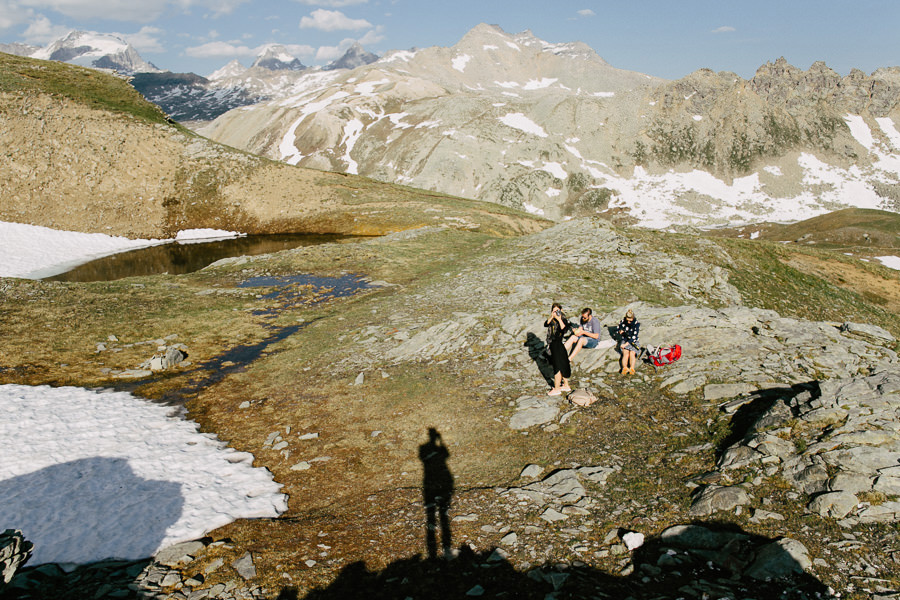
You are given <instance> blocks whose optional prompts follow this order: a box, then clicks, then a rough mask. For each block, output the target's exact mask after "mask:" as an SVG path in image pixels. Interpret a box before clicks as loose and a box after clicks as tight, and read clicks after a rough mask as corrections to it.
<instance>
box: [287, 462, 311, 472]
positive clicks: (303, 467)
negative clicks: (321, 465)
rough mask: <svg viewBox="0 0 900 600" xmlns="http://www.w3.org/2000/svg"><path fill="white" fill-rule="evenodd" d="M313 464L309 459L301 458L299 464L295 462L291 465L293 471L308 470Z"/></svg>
mask: <svg viewBox="0 0 900 600" xmlns="http://www.w3.org/2000/svg"><path fill="white" fill-rule="evenodd" d="M311 466H312V465H310V464H309V463H308V462H307V461H305V460H301V461H300V462H298V463H297V464H295V465H293V466H292V467H291V471H306V470H307V469H309V468H310V467H311Z"/></svg>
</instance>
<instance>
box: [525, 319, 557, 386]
mask: <svg viewBox="0 0 900 600" xmlns="http://www.w3.org/2000/svg"><path fill="white" fill-rule="evenodd" d="M523 345H524V346H525V348H526V349H527V350H528V357H529V358H531V360H533V361H534V364H535V366H537V368H538V371H539V372H540V374H541V377H543V378H544V380H545V381H546V382H547V385H549V386H550V387H553V386H554V383H553V365H552V364H550V358H549V355H548V352H549V351H550V350H549V348H547V344H545V343H544V341H543V340H542V339H541V338H539V337H538V336H537V335H535V334H534V333H532V332H530V331H529V332H528V335H527V336H526V339H525V343H524V344H523Z"/></svg>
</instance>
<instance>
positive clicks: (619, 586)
mask: <svg viewBox="0 0 900 600" xmlns="http://www.w3.org/2000/svg"><path fill="white" fill-rule="evenodd" d="M787 542H788V541H786V540H773V539H770V538H765V537H762V536H757V535H753V534H750V533H747V532H745V531H742V530H741V529H739V528H736V527H734V526H731V525H728V524H720V523H699V522H697V523H694V524H689V525H681V526H677V527H672V528H669V529H667V530H666V531H665V532H663V533H662V534H661V535H660V536H659V537H656V538H651V539H649V540H647V541H646V542H645V543H644V544H643V545H642V546H640V547H639V548H637V549H636V550H635V551H634V552H633V554H632V555H631V560H630V561H626V563H627V564H626V565H625V567H624V568H623V569H622V570H621V571H620V572H619V573H618V574H613V573H608V572H605V571H603V570H600V569H596V568H592V567H588V566H576V565H575V564H566V565H560V564H555V565H551V564H550V563H549V562H548V563H547V564H545V565H543V566H538V567H528V568H517V567H516V566H514V565H513V564H512V563H511V562H510V561H509V560H507V559H506V558H505V556H506V554H505V553H504V552H503V551H502V550H498V549H492V550H488V551H485V552H480V553H476V552H474V551H472V550H471V549H470V548H469V547H468V546H465V545H464V546H461V547H460V548H459V550H458V554H457V556H456V557H455V558H454V559H453V560H450V561H434V560H429V559H428V558H427V557H422V556H414V557H411V558H407V559H401V560H398V561H395V562H394V563H392V564H390V565H388V566H387V567H386V568H385V569H384V570H382V571H370V570H369V569H368V568H367V567H366V565H365V563H363V562H356V563H353V564H351V565H349V566H348V567H346V568H345V569H344V570H343V571H342V572H341V573H340V574H339V575H338V577H337V578H336V579H335V580H334V582H332V583H331V584H330V585H329V586H327V587H325V588H320V589H315V590H312V591H310V592H309V593H307V594H306V595H305V596H302V597H303V598H304V599H305V600H338V599H340V600H356V599H359V600H363V599H365V600H380V599H385V600H386V599H389V598H390V599H395V598H399V599H403V598H415V599H416V600H423V599H425V600H431V599H433V600H439V599H440V600H443V599H446V598H467V597H479V598H508V599H515V600H531V599H535V600H545V599H546V598H554V599H556V600H563V599H568V598H572V599H575V598H579V599H580V598H599V599H606V598H609V599H616V600H620V599H625V598H634V599H636V600H637V599H643V598H648V599H649V598H652V599H655V600H667V599H672V600H674V599H675V598H754V599H767V598H779V599H785V600H813V599H818V600H821V599H825V598H835V596H834V595H833V594H832V593H831V592H830V591H829V588H828V587H827V586H826V585H824V584H823V583H822V582H820V581H819V580H817V579H816V578H815V577H813V576H812V575H809V574H808V573H806V572H804V570H803V568H802V565H801V564H800V563H799V562H798V561H797V560H796V559H795V558H794V556H793V555H792V554H791V552H790V551H789V549H790V548H791V546H790V544H789V543H787ZM621 548H622V551H623V552H625V553H626V554H623V555H622V557H623V558H625V557H627V550H625V547H624V545H623V546H621ZM299 597H301V596H299V595H298V591H297V590H296V589H294V588H287V589H284V590H282V592H281V595H280V596H279V598H280V599H281V600H289V599H295V598H299Z"/></svg>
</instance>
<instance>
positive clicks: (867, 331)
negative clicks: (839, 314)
mask: <svg viewBox="0 0 900 600" xmlns="http://www.w3.org/2000/svg"><path fill="white" fill-rule="evenodd" d="M841 332H842V333H849V334H851V335H855V336H858V337H861V338H863V339H867V340H871V341H874V342H876V343H883V342H893V341H894V336H893V335H891V334H890V332H889V331H887V330H885V329H882V328H881V327H878V326H877V325H870V324H868V323H844V324H843V325H841Z"/></svg>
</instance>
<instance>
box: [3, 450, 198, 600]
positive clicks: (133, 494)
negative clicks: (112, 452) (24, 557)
mask: <svg viewBox="0 0 900 600" xmlns="http://www.w3.org/2000/svg"><path fill="white" fill-rule="evenodd" d="M183 507H184V497H183V496H182V491H181V484H179V483H176V482H172V481H156V480H147V479H143V478H142V477H140V476H138V475H137V474H135V473H134V471H133V470H132V468H131V466H130V465H129V464H128V461H127V460H126V459H124V458H119V457H100V456H97V457H92V458H85V459H80V460H74V461H71V462H67V463H60V464H56V465H52V466H49V467H46V468H43V469H40V470H38V471H35V472H33V473H28V474H26V475H20V476H18V477H13V478H10V479H6V480H3V481H0V525H2V526H3V527H14V528H16V529H21V530H22V533H23V535H24V536H25V539H27V540H28V541H30V542H31V543H33V544H34V552H33V554H32V557H31V559H30V560H29V561H28V563H26V565H25V566H24V568H22V569H20V571H19V572H18V573H17V574H16V576H15V578H14V579H13V581H12V582H11V583H10V584H9V586H7V588H5V589H4V591H3V594H2V597H3V598H14V597H20V596H22V597H24V596H28V597H48V598H49V597H61V596H60V595H59V592H58V590H56V588H57V587H58V586H57V585H56V583H54V581H56V582H57V583H59V587H62V588H63V589H65V587H69V588H72V587H73V586H74V585H75V582H77V581H78V578H75V577H70V576H69V575H68V573H66V572H65V571H63V570H62V569H60V568H59V567H57V566H56V565H58V564H61V563H77V564H89V563H98V562H103V563H105V564H106V566H108V567H110V568H113V567H117V566H120V565H125V566H122V570H124V571H126V572H127V573H126V574H125V575H124V576H123V577H125V578H127V577H129V576H130V580H128V581H126V582H125V583H124V584H123V586H122V587H123V588H124V587H125V585H127V583H128V582H130V581H132V580H133V579H134V576H135V575H136V572H140V569H142V568H143V567H144V566H145V565H146V564H147V563H148V562H149V560H148V558H147V557H150V556H152V555H153V554H154V553H155V552H156V551H157V549H158V548H159V546H160V544H161V542H162V541H163V540H164V539H165V538H166V532H167V530H168V529H169V528H170V527H172V525H174V524H175V523H177V522H178V520H179V519H180V518H181V516H182V511H183ZM107 559H113V560H112V561H109V560H107ZM43 563H53V564H43ZM135 565H140V566H139V567H135ZM135 568H136V569H137V571H136V572H135ZM132 573H134V574H132ZM35 575H37V577H35ZM92 579H93V578H92ZM57 580H58V581H57ZM100 581H101V582H102V580H100ZM42 582H43V583H42ZM79 585H81V586H82V587H83V586H84V585H88V586H90V584H89V583H85V582H84V581H82V582H81V583H80V584H79ZM93 585H94V587H95V588H99V586H100V585H101V583H96V582H95V583H94V584H93ZM35 586H37V588H38V589H41V586H44V587H45V588H46V587H47V586H49V588H48V589H53V590H55V591H53V592H52V593H49V592H48V593H47V594H46V595H42V594H43V592H40V593H37V594H35V593H33V591H32V592H29V593H27V594H26V593H25V591H27V590H29V589H32V588H34V587H35ZM79 589H80V592H79V594H80V595H73V596H69V597H83V598H93V597H95V596H94V593H93V592H96V591H97V590H96V589H94V590H90V589H81V588H79ZM23 594H24V596H23Z"/></svg>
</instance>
